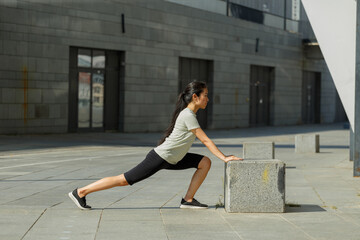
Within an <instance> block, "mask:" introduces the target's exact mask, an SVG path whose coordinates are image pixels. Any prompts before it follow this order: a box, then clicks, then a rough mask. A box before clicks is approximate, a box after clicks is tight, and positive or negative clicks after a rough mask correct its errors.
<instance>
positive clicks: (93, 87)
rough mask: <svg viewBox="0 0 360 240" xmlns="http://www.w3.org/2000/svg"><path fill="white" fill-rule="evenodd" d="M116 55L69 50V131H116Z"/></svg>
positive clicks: (118, 102) (118, 111) (118, 101)
mask: <svg viewBox="0 0 360 240" xmlns="http://www.w3.org/2000/svg"><path fill="white" fill-rule="evenodd" d="M120 58H121V56H120V54H119V53H118V52H116V51H105V50H95V49H86V48H70V89H69V131H70V132H77V131H80V132H82V131H104V130H120V129H121V126H120V123H119V122H120V121H119V119H120V118H121V113H122V111H121V106H122V102H123V101H122V99H123V98H122V97H121V96H123V94H119V93H122V90H121V89H122V88H121V84H120V82H121V78H120V76H121V74H119V71H120V68H121V67H120V66H121V64H120Z"/></svg>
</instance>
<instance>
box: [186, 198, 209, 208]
mask: <svg viewBox="0 0 360 240" xmlns="http://www.w3.org/2000/svg"><path fill="white" fill-rule="evenodd" d="M180 208H192V209H205V208H208V205H206V204H202V203H199V202H198V201H197V200H196V199H195V198H193V200H192V202H187V201H185V199H182V200H181V204H180Z"/></svg>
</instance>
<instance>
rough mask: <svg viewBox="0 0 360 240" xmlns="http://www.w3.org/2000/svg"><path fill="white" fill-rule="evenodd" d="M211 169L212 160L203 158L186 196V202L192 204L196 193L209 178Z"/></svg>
mask: <svg viewBox="0 0 360 240" xmlns="http://www.w3.org/2000/svg"><path fill="white" fill-rule="evenodd" d="M210 167H211V160H210V159H209V158H208V157H203V158H202V159H201V161H200V163H199V166H198V169H197V170H196V172H195V173H194V175H193V177H192V179H191V182H190V186H189V189H188V191H187V193H186V195H185V198H184V200H185V201H187V202H191V201H192V200H193V198H194V196H195V193H196V191H197V190H198V189H199V187H200V185H201V184H202V183H203V181H204V179H205V178H206V176H207V173H208V172H209V170H210Z"/></svg>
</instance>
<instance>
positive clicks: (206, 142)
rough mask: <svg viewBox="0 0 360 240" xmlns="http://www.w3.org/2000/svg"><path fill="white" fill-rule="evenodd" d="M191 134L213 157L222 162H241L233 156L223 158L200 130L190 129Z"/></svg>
mask: <svg viewBox="0 0 360 240" xmlns="http://www.w3.org/2000/svg"><path fill="white" fill-rule="evenodd" d="M191 132H192V133H193V134H195V136H196V137H197V138H198V139H199V140H200V141H201V142H202V143H203V144H204V145H205V146H206V147H207V148H208V149H209V150H210V152H212V153H213V154H214V155H215V156H217V157H218V158H220V159H221V160H223V161H224V162H228V161H232V160H243V159H242V158H238V157H235V156H233V155H229V156H225V155H224V154H223V153H222V152H221V151H220V150H219V149H218V148H217V147H216V145H215V143H214V142H213V141H211V139H210V138H209V137H208V136H207V135H206V133H205V132H204V131H203V130H202V129H201V128H195V129H192V130H191Z"/></svg>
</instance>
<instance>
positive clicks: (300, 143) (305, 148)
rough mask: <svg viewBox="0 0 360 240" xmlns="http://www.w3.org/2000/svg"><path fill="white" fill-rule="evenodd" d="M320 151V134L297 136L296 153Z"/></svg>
mask: <svg viewBox="0 0 360 240" xmlns="http://www.w3.org/2000/svg"><path fill="white" fill-rule="evenodd" d="M319 150H320V136H319V134H298V135H296V136H295V152H296V153H318V152H319Z"/></svg>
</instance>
